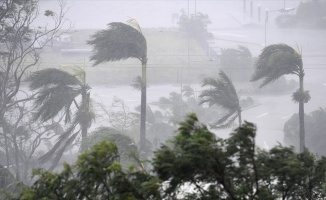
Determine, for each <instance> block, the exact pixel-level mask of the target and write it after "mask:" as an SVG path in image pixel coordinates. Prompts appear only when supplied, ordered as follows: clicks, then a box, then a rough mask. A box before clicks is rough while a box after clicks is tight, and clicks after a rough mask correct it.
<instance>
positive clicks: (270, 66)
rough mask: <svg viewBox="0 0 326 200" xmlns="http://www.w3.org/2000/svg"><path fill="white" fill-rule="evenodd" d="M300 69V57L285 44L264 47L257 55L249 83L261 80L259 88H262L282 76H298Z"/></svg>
mask: <svg viewBox="0 0 326 200" xmlns="http://www.w3.org/2000/svg"><path fill="white" fill-rule="evenodd" d="M301 69H302V58H301V55H299V54H298V53H297V52H296V51H295V50H294V49H293V48H292V47H290V46H288V45H286V44H274V45H270V46H267V47H265V48H264V49H263V51H262V53H261V54H260V55H259V57H258V60H257V62H256V63H255V72H254V74H253V75H252V77H251V81H257V80H260V79H262V80H263V82H262V83H261V85H260V87H263V86H265V85H267V84H268V83H270V82H272V81H275V80H277V79H278V78H279V77H281V76H282V75H285V74H298V73H299V72H300V70H301Z"/></svg>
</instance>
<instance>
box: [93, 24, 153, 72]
mask: <svg viewBox="0 0 326 200" xmlns="http://www.w3.org/2000/svg"><path fill="white" fill-rule="evenodd" d="M87 43H88V44H90V45H92V46H93V54H92V56H91V58H90V60H93V61H95V63H94V66H95V65H98V64H100V63H102V62H110V61H119V60H125V59H128V58H137V59H139V60H141V61H145V60H147V57H146V55H147V43H146V39H145V37H144V36H143V35H142V33H141V32H139V31H138V30H137V29H135V28H134V27H132V26H130V25H127V24H124V23H121V22H113V23H110V24H109V27H108V29H106V30H101V31H98V32H96V33H95V34H94V35H93V36H91V39H90V40H89V41H87Z"/></svg>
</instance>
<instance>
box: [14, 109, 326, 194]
mask: <svg viewBox="0 0 326 200" xmlns="http://www.w3.org/2000/svg"><path fill="white" fill-rule="evenodd" d="M255 136H256V127H255V126H254V124H252V123H249V122H244V123H243V124H242V125H241V126H240V127H238V128H237V129H236V130H234V131H233V132H232V133H231V135H230V137H229V138H226V139H222V138H218V137H216V135H215V134H214V133H212V132H210V131H209V130H208V128H207V127H206V126H205V125H203V124H201V123H200V122H199V121H198V119H197V117H196V115H195V114H193V113H192V114H189V115H188V116H187V118H186V119H185V120H184V121H183V122H181V123H180V126H179V129H178V133H177V135H176V136H175V137H174V138H173V139H171V140H169V141H167V143H166V144H162V145H161V147H160V148H159V149H158V150H157V151H156V152H155V155H154V158H153V159H152V164H153V167H152V170H153V173H152V174H150V173H148V172H146V171H145V170H144V169H137V168H135V167H130V168H129V169H125V170H124V169H123V168H122V167H121V165H120V163H119V158H120V157H119V152H118V148H117V146H116V145H115V144H114V143H112V142H111V141H101V142H99V143H97V144H96V145H94V146H93V147H92V148H91V150H90V151H89V152H83V153H82V154H81V155H80V156H79V158H78V160H77V162H76V164H74V165H72V166H70V165H68V164H65V165H64V169H63V171H62V172H59V173H51V172H48V171H44V170H40V169H39V170H37V171H36V172H35V173H34V175H37V176H38V177H37V179H36V181H35V183H34V184H33V185H32V186H31V187H26V188H25V189H24V191H23V193H22V194H21V195H20V196H19V197H20V198H19V199H20V200H29V199H54V200H55V199H118V200H120V199H131V200H136V199H147V200H161V199H175V200H178V199H180V200H181V199H183V200H204V199H207V200H208V199H232V200H242V199H248V200H256V199H264V200H265V199H266V200H274V199H282V200H290V199H298V200H307V199H308V200H314V199H323V198H325V197H326V195H325V183H326V181H325V173H326V158H325V157H321V158H317V157H315V156H313V155H312V154H311V153H309V152H308V151H305V152H303V153H295V151H294V150H293V148H289V147H282V146H281V145H278V146H276V147H274V148H272V149H271V150H269V151H265V150H262V149H259V148H258V147H257V146H256V143H255Z"/></svg>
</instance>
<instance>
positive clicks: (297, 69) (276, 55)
mask: <svg viewBox="0 0 326 200" xmlns="http://www.w3.org/2000/svg"><path fill="white" fill-rule="evenodd" d="M286 74H294V75H297V76H298V77H299V84H300V86H299V89H298V90H297V91H296V92H295V93H293V95H292V99H293V101H294V102H296V103H299V121H300V145H299V146H300V148H299V150H300V152H303V151H304V150H305V127H304V103H307V102H308V101H309V100H310V95H309V91H304V88H303V78H304V75H305V73H304V70H303V63H302V55H301V52H297V51H295V50H294V49H293V48H292V47H290V46H288V45H286V44H273V45H270V46H267V47H265V48H264V49H263V51H262V53H261V54H260V55H259V57H258V60H257V62H256V63H255V72H254V74H253V75H252V78H251V81H257V80H260V79H262V80H263V81H262V83H261V85H260V87H263V86H265V85H267V84H268V83H270V82H272V81H275V80H277V79H278V78H279V77H281V76H283V75H286Z"/></svg>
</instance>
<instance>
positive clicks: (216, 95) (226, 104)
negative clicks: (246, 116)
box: [199, 70, 241, 129]
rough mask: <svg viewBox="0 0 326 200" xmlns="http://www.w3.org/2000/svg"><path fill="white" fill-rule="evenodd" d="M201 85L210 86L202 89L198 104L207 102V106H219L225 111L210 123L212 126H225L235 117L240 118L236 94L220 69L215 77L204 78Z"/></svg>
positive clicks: (230, 82)
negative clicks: (224, 113) (220, 116)
mask: <svg viewBox="0 0 326 200" xmlns="http://www.w3.org/2000/svg"><path fill="white" fill-rule="evenodd" d="M202 86H203V87H204V86H210V88H209V89H205V90H203V91H202V93H201V94H200V96H199V97H201V98H202V100H201V101H200V104H203V103H208V105H209V106H213V105H217V106H221V107H222V108H224V109H225V110H226V111H227V114H226V115H225V116H223V117H222V118H220V119H218V120H217V121H216V122H214V123H212V124H210V125H211V127H212V128H216V129H217V128H227V127H229V126H230V125H231V124H232V122H233V121H234V120H235V119H236V118H237V117H239V119H241V107H240V102H239V97H238V94H237V92H236V90H235V87H234V85H233V83H232V81H231V80H230V79H229V77H228V76H227V75H226V74H225V73H224V72H223V71H222V70H221V71H220V73H219V76H218V78H217V79H214V78H205V79H204V81H203V84H202ZM239 121H241V120H239ZM240 123H241V122H240Z"/></svg>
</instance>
